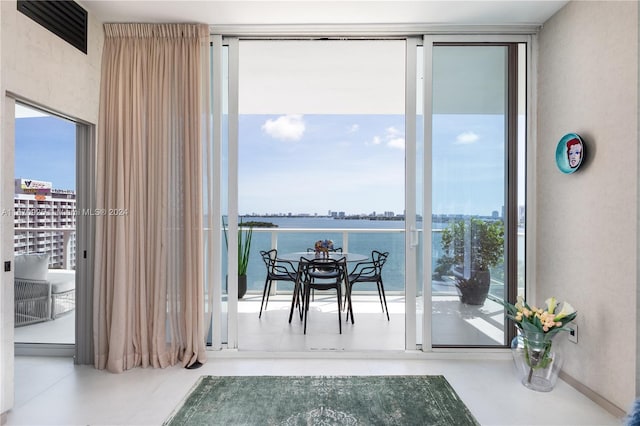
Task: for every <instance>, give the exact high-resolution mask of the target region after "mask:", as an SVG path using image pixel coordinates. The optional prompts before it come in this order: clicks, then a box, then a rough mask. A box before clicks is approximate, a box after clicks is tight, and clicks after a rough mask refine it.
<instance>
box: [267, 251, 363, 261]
mask: <svg viewBox="0 0 640 426" xmlns="http://www.w3.org/2000/svg"><path fill="white" fill-rule="evenodd" d="M301 257H304V258H305V259H308V260H313V259H323V257H322V255H320V254H318V255H317V254H316V253H314V252H308V251H297V252H294V253H285V254H278V260H286V261H288V262H299V261H300V258H301ZM343 257H344V258H345V260H346V261H347V262H362V261H365V260H367V259H368V258H369V256H367V255H365V254H359V253H340V252H337V251H336V252H333V251H332V252H329V253H328V257H327V256H325V257H324V259H333V260H340V259H342V258H343Z"/></svg>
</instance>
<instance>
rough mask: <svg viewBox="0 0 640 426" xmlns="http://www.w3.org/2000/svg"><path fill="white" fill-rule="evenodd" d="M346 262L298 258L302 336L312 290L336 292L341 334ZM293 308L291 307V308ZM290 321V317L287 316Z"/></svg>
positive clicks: (305, 329)
mask: <svg viewBox="0 0 640 426" xmlns="http://www.w3.org/2000/svg"><path fill="white" fill-rule="evenodd" d="M346 265H347V262H346V260H345V258H344V257H343V258H341V259H338V260H336V259H306V258H304V257H302V258H300V263H299V264H298V277H299V284H300V286H301V288H302V291H303V297H304V299H303V302H302V306H303V311H304V315H303V320H304V334H307V319H308V317H309V304H310V300H309V299H310V296H311V291H312V290H319V291H326V290H334V289H335V291H336V298H337V301H338V328H339V330H340V334H342V319H341V315H342V283H343V281H345V280H346V279H347V267H346ZM292 308H293V306H292ZM289 321H291V315H290V316H289Z"/></svg>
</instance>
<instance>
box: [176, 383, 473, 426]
mask: <svg viewBox="0 0 640 426" xmlns="http://www.w3.org/2000/svg"><path fill="white" fill-rule="evenodd" d="M164 424H165V425H181V426H182V425H443V426H445V425H446V426H451V425H455V426H463V425H479V423H478V422H477V421H476V419H475V418H474V417H473V415H472V414H471V413H470V412H469V410H468V409H467V407H466V406H465V405H464V403H463V402H462V401H461V400H460V398H459V397H458V395H457V394H456V392H455V391H454V390H453V388H452V387H451V385H450V384H449V382H447V380H446V379H445V378H444V377H443V376H336V377H308V376H295V377H292V376H225V377H212V376H203V377H202V378H200V380H199V381H198V383H196V385H195V386H194V387H193V389H192V390H191V392H190V393H189V395H188V396H187V397H186V398H185V400H184V402H183V403H182V406H181V407H179V409H177V410H176V411H174V413H173V414H172V415H171V417H170V418H169V419H167V420H166V421H165V422H164Z"/></svg>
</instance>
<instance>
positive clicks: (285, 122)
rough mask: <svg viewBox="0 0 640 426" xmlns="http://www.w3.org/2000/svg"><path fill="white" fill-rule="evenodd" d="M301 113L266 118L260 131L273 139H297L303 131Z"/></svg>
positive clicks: (303, 125)
mask: <svg viewBox="0 0 640 426" xmlns="http://www.w3.org/2000/svg"><path fill="white" fill-rule="evenodd" d="M305 128H306V126H305V124H304V120H303V119H302V115H299V114H291V115H282V116H280V117H278V118H276V119H275V120H267V121H266V122H265V123H264V124H263V125H262V131H263V132H265V133H266V134H268V135H269V136H271V137H272V138H274V139H279V140H282V141H299V140H300V139H302V136H303V135H304V131H305Z"/></svg>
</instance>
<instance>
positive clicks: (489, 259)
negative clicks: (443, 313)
mask: <svg viewBox="0 0 640 426" xmlns="http://www.w3.org/2000/svg"><path fill="white" fill-rule="evenodd" d="M442 250H443V252H444V254H443V255H442V257H440V258H439V259H438V262H437V265H436V268H435V274H434V275H435V276H438V275H451V276H453V277H454V278H455V280H456V287H457V288H458V290H459V293H460V301H461V302H462V303H465V304H467V305H483V304H484V302H485V299H486V298H487V295H488V294H489V287H490V284H491V272H490V270H489V268H492V267H495V266H497V265H499V264H500V263H502V262H503V254H504V225H503V223H502V222H501V221H486V220H482V219H478V218H471V219H461V220H457V221H455V222H453V223H451V224H450V225H449V226H448V227H447V228H446V229H445V230H444V231H443V232H442Z"/></svg>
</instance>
